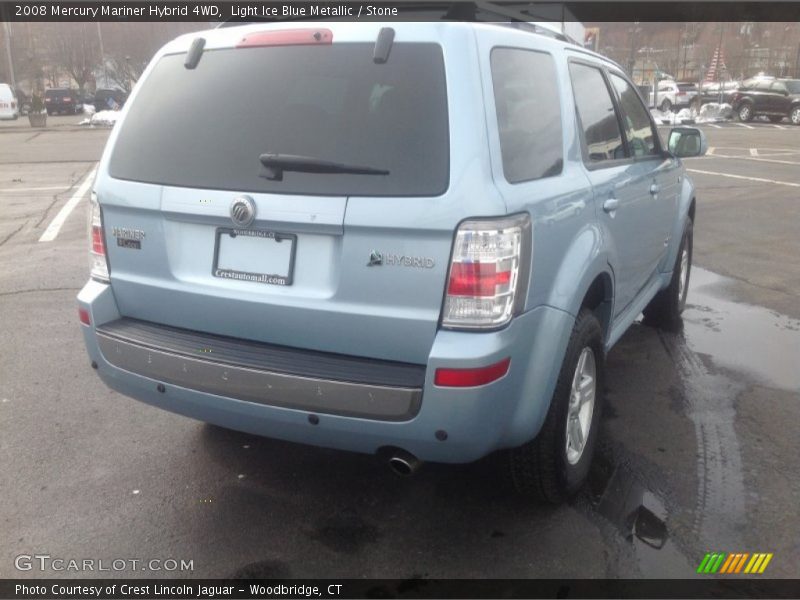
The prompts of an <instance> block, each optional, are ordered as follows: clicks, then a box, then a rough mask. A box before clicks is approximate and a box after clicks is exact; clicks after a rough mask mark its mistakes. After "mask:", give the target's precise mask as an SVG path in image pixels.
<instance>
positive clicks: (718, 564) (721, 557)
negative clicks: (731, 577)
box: [711, 552, 725, 573]
mask: <svg viewBox="0 0 800 600" xmlns="http://www.w3.org/2000/svg"><path fill="white" fill-rule="evenodd" d="M723 560H725V553H724V552H720V553H719V556H718V557H717V560H716V562H715V563H714V566H713V567H712V568H711V572H712V573H716V572H717V570H718V569H719V568H720V567H721V566H722V561H723Z"/></svg>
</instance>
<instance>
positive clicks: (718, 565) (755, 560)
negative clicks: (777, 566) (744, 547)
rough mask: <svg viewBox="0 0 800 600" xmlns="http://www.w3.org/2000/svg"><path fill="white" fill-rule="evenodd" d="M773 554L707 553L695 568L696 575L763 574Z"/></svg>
mask: <svg viewBox="0 0 800 600" xmlns="http://www.w3.org/2000/svg"><path fill="white" fill-rule="evenodd" d="M772 557H773V554H772V553H771V552H770V553H767V552H755V553H753V554H750V553H749V552H732V553H730V554H729V553H726V552H707V553H706V555H705V556H704V557H703V560H702V561H700V565H699V566H698V567H697V572H698V573H707V574H710V575H714V574H717V573H719V574H728V575H730V574H735V573H743V574H756V573H763V572H764V571H765V570H766V568H767V565H768V564H769V562H770V561H771V560H772Z"/></svg>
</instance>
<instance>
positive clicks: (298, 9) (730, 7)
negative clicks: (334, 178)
mask: <svg viewBox="0 0 800 600" xmlns="http://www.w3.org/2000/svg"><path fill="white" fill-rule="evenodd" d="M472 4H473V3H471V2H420V1H418V2H411V1H409V2H382V1H376V2H353V1H347V0H345V1H342V2H335V1H322V2H302V1H299V2H294V1H284V2H280V1H262V2H222V1H220V2H213V1H199V2H198V1H194V2H176V1H174V0H166V1H164V2H156V1H151V2H144V1H131V2H125V1H122V2H118V1H109V2H82V1H73V2H59V1H54V2H51V1H47V2H45V1H41V2H14V1H8V0H0V20H7V21H11V22H14V21H19V22H22V21H51V22H52V21H200V22H212V23H213V22H221V21H231V20H232V21H237V20H241V21H251V20H265V21H281V20H293V19H301V20H302V19H316V20H320V19H322V20H324V19H326V18H336V19H344V20H351V21H358V20H362V21H363V20H381V21H420V22H421V21H438V20H442V19H454V20H464V18H463V17H461V16H460V15H464V14H469V10H468V9H469V7H470V6H471V5H472ZM495 4H496V5H498V6H500V7H502V8H503V9H507V10H519V11H527V13H526V15H527V16H529V17H530V19H529V20H531V21H537V20H538V21H564V20H566V21H571V20H575V21H581V22H584V23H585V22H595V21H619V22H633V21H640V22H693V21H712V22H714V21H722V22H732V21H761V22H765V21H776V22H777V21H800V1H796V0H790V1H788V2H781V1H764V2H759V1H750V2H709V1H704V2H703V1H701V2H690V1H685V0H672V1H669V2H661V1H655V2H648V1H644V0H642V1H638V2H637V1H634V2H613V1H612V2H600V1H589V0H586V1H571V2H497V3H495ZM454 6H456V8H455V9H454V8H453V7H454ZM479 19H480V20H483V21H485V20H490V21H491V20H494V21H505V20H507V19H504V18H503V17H500V16H498V17H496V18H493V17H492V16H491V15H488V14H487V13H486V12H485V11H481V12H480V15H479ZM467 20H469V19H467Z"/></svg>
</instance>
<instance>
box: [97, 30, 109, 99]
mask: <svg viewBox="0 0 800 600" xmlns="http://www.w3.org/2000/svg"><path fill="white" fill-rule="evenodd" d="M97 39H98V40H100V61H101V62H102V63H103V85H104V86H105V87H108V67H107V66H106V52H105V50H104V49H103V31H102V30H101V29H100V21H98V22H97ZM95 87H97V86H95Z"/></svg>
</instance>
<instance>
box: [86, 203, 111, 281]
mask: <svg viewBox="0 0 800 600" xmlns="http://www.w3.org/2000/svg"><path fill="white" fill-rule="evenodd" d="M89 235H90V236H91V244H92V245H91V248H90V250H89V267H90V270H91V271H90V272H91V276H92V279H97V280H99V281H108V261H107V260H106V240H105V232H104V231H103V215H102V212H101V210H100V204H99V203H98V202H97V194H95V193H94V192H92V196H91V199H90V200H89Z"/></svg>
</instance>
